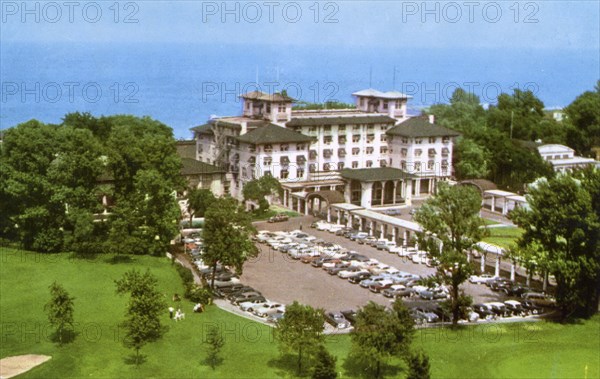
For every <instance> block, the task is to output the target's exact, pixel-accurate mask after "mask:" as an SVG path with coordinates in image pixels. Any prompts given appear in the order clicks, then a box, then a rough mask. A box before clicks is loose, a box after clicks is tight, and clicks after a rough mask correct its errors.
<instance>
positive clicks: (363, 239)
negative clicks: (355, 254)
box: [356, 236, 377, 245]
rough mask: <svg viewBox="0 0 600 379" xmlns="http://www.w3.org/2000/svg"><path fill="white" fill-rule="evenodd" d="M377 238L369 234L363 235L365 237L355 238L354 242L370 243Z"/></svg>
mask: <svg viewBox="0 0 600 379" xmlns="http://www.w3.org/2000/svg"><path fill="white" fill-rule="evenodd" d="M376 241H377V238H375V237H373V236H369V237H365V238H361V239H359V240H357V241H356V242H358V243H359V245H364V244H366V245H370V244H371V243H372V242H376Z"/></svg>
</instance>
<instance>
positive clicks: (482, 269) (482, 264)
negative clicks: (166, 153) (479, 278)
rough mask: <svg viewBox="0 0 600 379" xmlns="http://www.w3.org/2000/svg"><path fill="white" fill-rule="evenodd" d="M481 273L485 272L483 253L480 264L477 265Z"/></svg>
mask: <svg viewBox="0 0 600 379" xmlns="http://www.w3.org/2000/svg"><path fill="white" fill-rule="evenodd" d="M479 271H481V273H484V272H485V254H481V266H480V267H479Z"/></svg>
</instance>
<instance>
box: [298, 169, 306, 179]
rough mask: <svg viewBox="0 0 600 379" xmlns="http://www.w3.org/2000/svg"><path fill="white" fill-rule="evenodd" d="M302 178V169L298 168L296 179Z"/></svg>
mask: <svg viewBox="0 0 600 379" xmlns="http://www.w3.org/2000/svg"><path fill="white" fill-rule="evenodd" d="M303 176H304V169H303V168H299V169H297V170H296V177H298V178H301V177H303Z"/></svg>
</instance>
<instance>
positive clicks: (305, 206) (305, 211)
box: [304, 199, 314, 216]
mask: <svg viewBox="0 0 600 379" xmlns="http://www.w3.org/2000/svg"><path fill="white" fill-rule="evenodd" d="M311 204H313V206H314V199H313V202H312V203H311ZM312 209H314V208H312ZM304 214H305V215H307V216H308V201H306V200H304Z"/></svg>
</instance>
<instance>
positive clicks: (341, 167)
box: [338, 162, 344, 170]
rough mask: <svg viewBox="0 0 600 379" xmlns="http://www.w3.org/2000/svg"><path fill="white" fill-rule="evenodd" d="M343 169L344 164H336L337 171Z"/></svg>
mask: <svg viewBox="0 0 600 379" xmlns="http://www.w3.org/2000/svg"><path fill="white" fill-rule="evenodd" d="M343 168H344V162H338V170H341V169H343Z"/></svg>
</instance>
